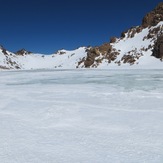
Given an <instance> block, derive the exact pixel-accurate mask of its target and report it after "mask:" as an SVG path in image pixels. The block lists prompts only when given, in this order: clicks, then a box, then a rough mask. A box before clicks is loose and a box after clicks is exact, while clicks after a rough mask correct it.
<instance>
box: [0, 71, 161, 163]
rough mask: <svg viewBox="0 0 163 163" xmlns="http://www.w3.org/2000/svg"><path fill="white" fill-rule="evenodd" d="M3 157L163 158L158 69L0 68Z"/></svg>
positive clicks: (27, 162)
mask: <svg viewBox="0 0 163 163" xmlns="http://www.w3.org/2000/svg"><path fill="white" fill-rule="evenodd" d="M0 93H1V95H0V162H1V163H162V162H163V70H54V71H48V70H42V71H41V70H37V71H36V70H35V71H7V72H5V71H3V72H0Z"/></svg>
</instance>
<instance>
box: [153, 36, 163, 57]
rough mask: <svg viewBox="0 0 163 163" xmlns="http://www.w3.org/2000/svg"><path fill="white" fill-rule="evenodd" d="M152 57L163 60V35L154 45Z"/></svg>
mask: <svg viewBox="0 0 163 163" xmlns="http://www.w3.org/2000/svg"><path fill="white" fill-rule="evenodd" d="M152 56H155V57H156V58H160V59H163V34H162V35H161V36H159V37H158V39H157V41H156V43H155V45H154V49H153V54H152Z"/></svg>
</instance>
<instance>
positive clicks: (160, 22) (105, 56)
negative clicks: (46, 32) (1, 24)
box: [0, 3, 163, 69]
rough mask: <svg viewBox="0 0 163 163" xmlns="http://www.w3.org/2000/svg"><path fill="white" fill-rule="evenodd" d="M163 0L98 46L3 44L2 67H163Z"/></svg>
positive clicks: (0, 54)
mask: <svg viewBox="0 0 163 163" xmlns="http://www.w3.org/2000/svg"><path fill="white" fill-rule="evenodd" d="M162 59H163V3H160V4H158V6H157V7H156V8H155V9H154V10H153V11H151V12H150V13H148V14H147V15H146V16H145V17H144V18H143V20H142V24H141V25H140V26H137V27H132V28H130V29H129V30H127V31H125V32H122V34H121V37H120V38H116V37H112V38H111V39H110V42H109V43H105V44H103V45H101V46H97V47H80V48H78V49H76V50H72V51H67V50H60V51H58V52H57V53H55V54H51V55H44V54H34V53H31V52H28V51H26V50H25V49H22V50H20V51H18V52H16V53H12V52H9V51H8V50H6V49H5V48H3V47H2V46H1V47H0V69H53V68H65V69H74V68H122V67H123V68H163V62H162Z"/></svg>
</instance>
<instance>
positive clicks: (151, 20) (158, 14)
mask: <svg viewBox="0 0 163 163" xmlns="http://www.w3.org/2000/svg"><path fill="white" fill-rule="evenodd" d="M160 21H163V2H161V3H159V4H158V6H157V7H156V8H155V9H154V10H153V11H151V12H149V13H148V14H147V15H146V16H145V17H144V18H143V20H142V27H143V28H146V27H148V26H155V25H157V24H158V23H159V22H160Z"/></svg>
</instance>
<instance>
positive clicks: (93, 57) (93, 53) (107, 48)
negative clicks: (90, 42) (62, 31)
mask: <svg viewBox="0 0 163 163" xmlns="http://www.w3.org/2000/svg"><path fill="white" fill-rule="evenodd" d="M111 51H112V46H111V45H110V44H109V43H105V44H103V45H101V46H98V47H94V48H91V49H87V57H86V59H85V61H84V66H85V67H86V68H88V67H90V66H93V67H97V66H98V64H99V63H101V61H102V60H103V59H104V58H105V59H106V56H107V55H108V54H110V52H111ZM100 55H101V57H100ZM98 57H100V58H98Z"/></svg>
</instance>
